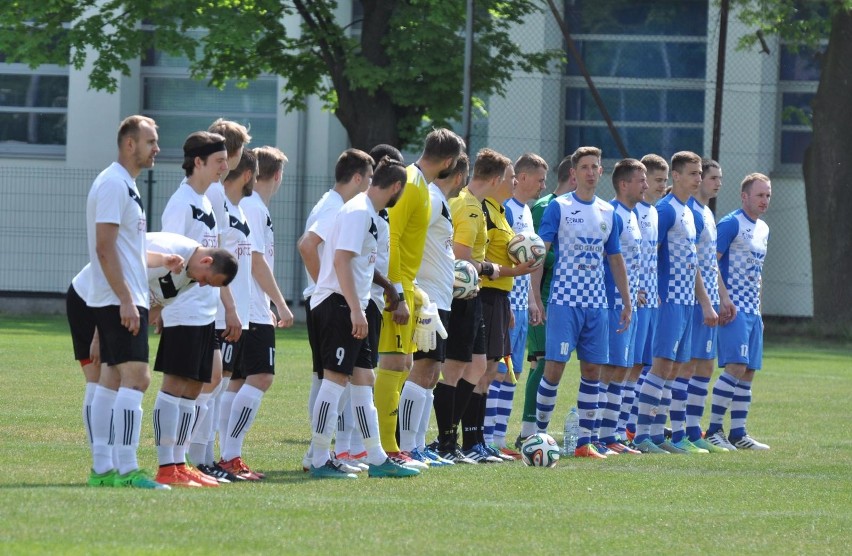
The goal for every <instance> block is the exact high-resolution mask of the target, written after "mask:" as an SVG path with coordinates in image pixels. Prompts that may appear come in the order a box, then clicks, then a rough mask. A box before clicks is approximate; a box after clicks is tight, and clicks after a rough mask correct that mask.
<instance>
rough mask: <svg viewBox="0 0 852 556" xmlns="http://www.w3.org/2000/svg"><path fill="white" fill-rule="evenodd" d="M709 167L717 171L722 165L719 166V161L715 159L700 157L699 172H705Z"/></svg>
mask: <svg viewBox="0 0 852 556" xmlns="http://www.w3.org/2000/svg"><path fill="white" fill-rule="evenodd" d="M710 168H716V169H717V170H719V171H721V170H722V167H721V166H719V163H718V162H716V161H715V160H713V159H712V158H702V159H701V173H702V174H706V173H707V170H709V169H710Z"/></svg>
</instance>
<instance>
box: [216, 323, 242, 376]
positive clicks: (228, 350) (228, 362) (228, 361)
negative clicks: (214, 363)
mask: <svg viewBox="0 0 852 556" xmlns="http://www.w3.org/2000/svg"><path fill="white" fill-rule="evenodd" d="M224 332H225V329H224V328H223V329H218V328H217V329H216V337H217V338H218V339H219V349H220V350H221V351H222V371H223V372H226V373H232V375H231V376H233V373H235V372H236V369H237V367H239V365H240V360H241V358H242V356H243V336H244V335H245V333H246V331H245V330H243V332H242V334H240V339H239V340H237V341H236V342H229V341H227V340H225V339H224V338H222V334H224Z"/></svg>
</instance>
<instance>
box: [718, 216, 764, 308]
mask: <svg viewBox="0 0 852 556" xmlns="http://www.w3.org/2000/svg"><path fill="white" fill-rule="evenodd" d="M718 230H719V235H718V237H717V239H716V248H717V249H718V252H719V253H721V255H722V257H721V258H720V259H719V271H720V272H721V273H722V279H724V280H725V286H726V287H727V288H728V293H730V295H731V301H732V302H733V303H734V305H736V307H737V310H739V311H742V312H744V313H752V314H756V315H759V314H760V286H761V284H762V282H763V262H764V260H765V259H766V247H767V245H769V226H768V225H767V224H766V222H764V221H763V220H760V219H758V220H757V221H754V220H752V219H751V218H749V217H748V215H747V214H746V213H744V212H743V211H742V209H738V210H735V211H734V212H732V213H730V214H728V215H727V216H725V217H724V218H722V219H721V220H720V221H719V227H718Z"/></svg>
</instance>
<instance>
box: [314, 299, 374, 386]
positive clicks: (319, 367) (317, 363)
mask: <svg viewBox="0 0 852 556" xmlns="http://www.w3.org/2000/svg"><path fill="white" fill-rule="evenodd" d="M368 318H369V315H368ZM305 324H306V325H307V326H308V344H309V345H310V346H311V372H314V373H316V374H317V375H318V376H319V377H320V378H322V360H321V359H320V351H319V342H318V341H317V339H316V337H315V335H314V325H313V315H312V311H311V298H310V297H308V298H307V299H305Z"/></svg>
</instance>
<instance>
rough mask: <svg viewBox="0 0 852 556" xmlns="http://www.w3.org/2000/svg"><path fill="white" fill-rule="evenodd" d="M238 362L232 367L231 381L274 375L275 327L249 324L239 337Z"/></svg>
mask: <svg viewBox="0 0 852 556" xmlns="http://www.w3.org/2000/svg"><path fill="white" fill-rule="evenodd" d="M239 343H240V349H239V352H240V353H239V358H240V359H239V361H237V364H236V365H234V369H233V374H232V375H231V380H235V379H241V378H246V377H248V376H250V375H258V374H262V373H269V374H273V375H274V374H275V327H274V326H272V325H271V324H257V323H254V322H251V323H249V327H248V330H243V334H242V336H240V342H239Z"/></svg>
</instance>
